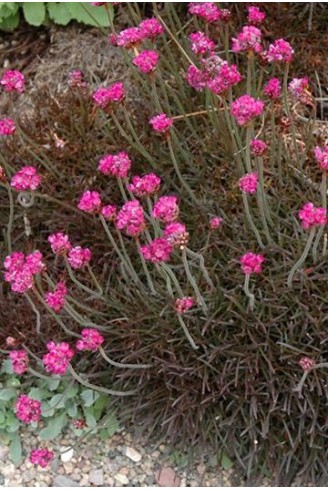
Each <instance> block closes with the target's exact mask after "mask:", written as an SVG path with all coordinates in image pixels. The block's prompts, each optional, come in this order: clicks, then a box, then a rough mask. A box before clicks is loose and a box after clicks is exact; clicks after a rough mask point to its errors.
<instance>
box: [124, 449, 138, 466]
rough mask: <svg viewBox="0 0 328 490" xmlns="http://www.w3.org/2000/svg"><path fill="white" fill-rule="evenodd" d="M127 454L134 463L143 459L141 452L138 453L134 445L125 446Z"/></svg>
mask: <svg viewBox="0 0 328 490" xmlns="http://www.w3.org/2000/svg"><path fill="white" fill-rule="evenodd" d="M125 456H126V457H127V458H129V459H131V461H133V462H134V463H139V461H141V458H142V456H141V454H140V453H138V451H136V450H135V449H133V447H129V446H127V447H126V448H125Z"/></svg>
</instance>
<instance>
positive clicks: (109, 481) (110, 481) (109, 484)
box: [105, 476, 115, 487]
mask: <svg viewBox="0 0 328 490" xmlns="http://www.w3.org/2000/svg"><path fill="white" fill-rule="evenodd" d="M105 484H106V487H113V486H114V485H115V480H114V478H112V477H111V476H107V477H106V479H105Z"/></svg>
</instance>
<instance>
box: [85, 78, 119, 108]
mask: <svg viewBox="0 0 328 490" xmlns="http://www.w3.org/2000/svg"><path fill="white" fill-rule="evenodd" d="M124 97H125V88H124V85H123V83H122V82H116V83H113V85H111V86H110V87H101V88H98V89H97V90H96V91H95V92H93V94H92V99H93V101H94V103H95V104H96V105H97V106H98V107H101V108H102V109H105V108H106V107H107V106H108V105H109V104H110V103H112V102H116V103H118V102H122V100H123V99H124Z"/></svg>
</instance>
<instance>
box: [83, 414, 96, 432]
mask: <svg viewBox="0 0 328 490" xmlns="http://www.w3.org/2000/svg"><path fill="white" fill-rule="evenodd" d="M85 421H86V423H87V426H88V427H90V429H94V428H95V427H96V426H97V420H96V419H95V417H94V415H92V413H85Z"/></svg>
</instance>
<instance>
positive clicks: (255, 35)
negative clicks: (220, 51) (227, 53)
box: [232, 26, 262, 53]
mask: <svg viewBox="0 0 328 490" xmlns="http://www.w3.org/2000/svg"><path fill="white" fill-rule="evenodd" d="M261 41H262V32H261V31H260V29H258V28H257V27H254V26H244V27H243V29H242V31H241V32H240V33H239V34H238V36H237V38H235V37H233V38H232V51H234V52H235V53H240V52H242V51H253V52H254V53H261V52H262V45H261Z"/></svg>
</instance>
